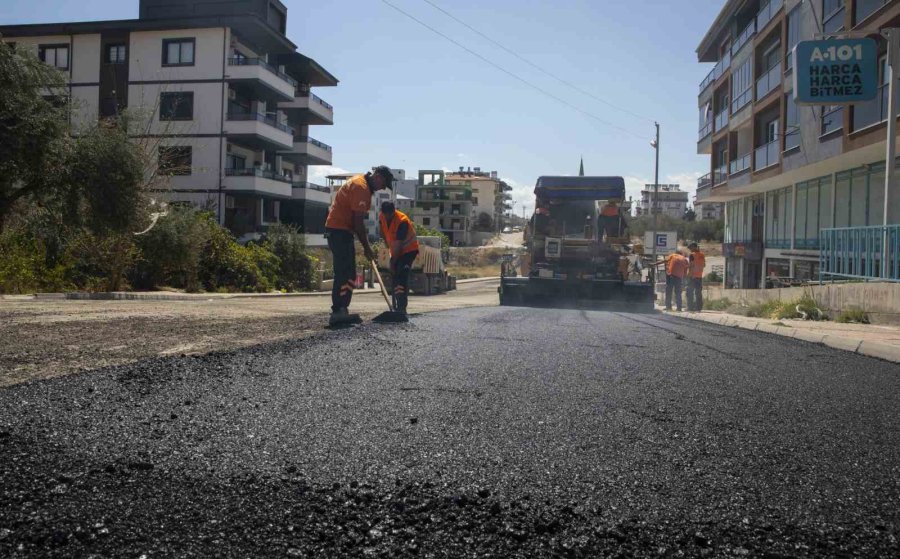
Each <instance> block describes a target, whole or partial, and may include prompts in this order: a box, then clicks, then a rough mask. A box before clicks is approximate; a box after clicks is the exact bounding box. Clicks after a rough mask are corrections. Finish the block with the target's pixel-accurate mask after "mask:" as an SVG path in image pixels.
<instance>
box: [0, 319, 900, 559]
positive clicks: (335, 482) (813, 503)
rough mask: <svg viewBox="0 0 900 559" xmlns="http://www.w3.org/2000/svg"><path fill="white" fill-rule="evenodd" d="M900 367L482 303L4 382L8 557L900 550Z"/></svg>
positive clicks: (0, 442)
mask: <svg viewBox="0 0 900 559" xmlns="http://www.w3.org/2000/svg"><path fill="white" fill-rule="evenodd" d="M898 537H900V367H898V366H897V365H894V364H890V363H887V362H882V361H878V360H874V359H870V358H866V357H862V356H859V355H855V354H850V353H844V352H839V351H836V350H831V349H828V348H825V347H822V346H817V345H812V344H807V343H804V342H798V341H794V340H789V339H785V338H780V337H776V336H769V335H766V334H759V333H754V332H748V331H743V330H733V329H727V328H722V327H716V326H713V325H709V324H705V323H698V322H691V321H687V320H682V319H678V318H674V317H667V316H662V315H629V314H620V313H607V312H586V311H578V310H566V311H563V310H538V309H515V308H493V309H470V310H461V311H452V312H444V313H435V314H429V315H424V316H419V317H415V318H414V319H413V321H412V322H411V323H410V324H408V325H400V326H382V325H372V324H367V325H364V326H361V327H356V328H353V329H350V330H342V331H335V332H326V333H323V334H322V336H320V337H318V338H314V339H309V340H304V341H295V342H286V343H280V344H277V345H271V346H264V347H258V348H253V349H248V350H241V351H235V352H230V353H221V354H214V355H208V356H202V357H180V358H179V357H174V358H167V359H155V360H150V361H144V362H140V363H137V364H134V365H130V366H124V367H117V368H111V369H106V370H100V371H92V372H87V373H84V374H79V375H76V376H70V377H66V378H59V379H54V380H50V381H45V382H36V383H32V384H28V385H21V386H16V387H12V388H9V389H4V390H0V557H43V556H54V557H97V558H100V557H131V558H135V559H137V558H139V557H146V558H148V559H150V558H153V557H600V556H618V557H658V556H687V557H694V556H701V557H707V556H709V557H743V556H747V557H845V556H858V557H897V556H898V555H900V544H898Z"/></svg>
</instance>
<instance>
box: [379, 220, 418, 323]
mask: <svg viewBox="0 0 900 559" xmlns="http://www.w3.org/2000/svg"><path fill="white" fill-rule="evenodd" d="M378 222H379V224H380V225H381V236H382V237H384V242H385V244H387V246H388V250H390V252H391V285H392V287H393V289H394V310H395V311H396V312H401V313H406V304H407V301H408V297H409V271H410V270H411V269H412V265H413V262H414V261H415V259H416V256H418V255H419V241H418V240H417V239H416V226H415V225H414V224H413V222H412V220H410V219H409V217H407V215H406V214H405V213H403V212H401V211H398V210H397V209H396V208H395V207H394V203H393V202H384V203H382V204H381V217H379V219H378Z"/></svg>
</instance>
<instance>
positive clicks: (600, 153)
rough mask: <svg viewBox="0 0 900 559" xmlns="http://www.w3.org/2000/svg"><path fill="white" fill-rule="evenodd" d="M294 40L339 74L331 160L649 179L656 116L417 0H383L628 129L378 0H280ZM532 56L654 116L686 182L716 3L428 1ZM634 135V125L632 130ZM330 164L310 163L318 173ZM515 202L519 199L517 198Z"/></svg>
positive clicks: (98, 4)
mask: <svg viewBox="0 0 900 559" xmlns="http://www.w3.org/2000/svg"><path fill="white" fill-rule="evenodd" d="M282 1H283V2H284V3H285V4H286V5H287V6H288V36H289V38H290V39H291V40H292V41H293V42H294V43H296V44H297V45H298V47H299V50H300V52H302V53H303V54H306V55H307V56H310V57H312V58H314V59H315V60H317V61H318V62H319V63H320V64H322V65H323V66H324V67H325V68H327V69H328V70H329V71H330V72H331V73H332V74H334V75H335V76H337V78H338V79H339V80H340V84H339V85H338V86H337V87H336V88H319V89H318V90H317V91H316V93H317V94H319V95H320V96H321V97H322V98H324V99H325V100H326V101H328V102H329V103H331V104H332V105H334V107H335V124H334V126H328V127H323V126H319V127H313V129H312V130H311V132H310V134H311V135H312V136H313V137H315V138H317V139H319V140H321V141H324V142H326V143H328V144H330V145H332V146H333V147H334V165H335V167H337V168H339V169H342V170H350V171H358V170H365V169H368V168H370V167H371V166H373V165H377V164H386V165H390V166H392V167H399V168H404V169H406V170H407V172H409V173H410V174H413V173H414V172H415V171H416V170H418V169H429V168H430V169H439V168H448V169H456V168H457V167H458V166H460V165H465V166H467V167H468V166H471V167H475V166H478V167H481V168H482V169H483V170H496V171H498V172H499V173H500V176H502V177H504V178H507V179H509V180H511V181H512V182H513V183H514V184H515V185H516V190H515V191H514V193H513V194H514V195H515V197H516V201H517V202H518V203H520V202H526V203H528V204H529V205H530V204H531V203H532V197H531V188H532V187H533V185H534V181H535V179H536V178H537V177H538V176H540V175H551V174H576V173H577V172H578V161H579V157H580V156H582V155H583V156H584V165H585V171H586V174H598V175H622V176H625V177H627V179H628V186H629V193H630V194H632V195H635V196H636V195H637V190H639V185H640V184H642V183H643V182H652V179H653V149H652V148H651V147H650V145H649V140H650V139H651V138H652V136H653V124H652V122H651V121H648V120H645V119H640V118H636V117H634V116H632V115H629V114H626V113H623V112H620V111H617V110H615V109H612V108H610V107H609V106H607V105H605V104H603V103H601V102H600V101H597V100H596V99H593V98H591V97H588V96H585V95H583V94H582V93H580V92H578V91H575V90H573V89H570V88H569V87H567V86H565V85H563V84H561V83H559V82H557V81H555V80H554V79H552V78H550V77H548V76H546V75H545V74H542V73H541V72H540V71H538V70H536V69H534V68H532V67H530V66H529V65H528V64H526V63H524V62H522V61H521V60H518V59H517V58H516V57H514V56H512V55H510V54H509V53H507V52H504V51H503V50H502V49H500V48H498V47H496V46H494V45H492V44H491V43H490V42H488V41H486V40H485V39H483V38H482V37H479V36H478V35H476V34H475V33H473V32H471V31H470V30H468V29H466V28H465V27H463V26H462V25H460V24H459V23H457V22H455V21H453V20H452V19H450V18H448V17H447V16H446V15H444V14H442V13H441V12H439V11H437V10H435V9H434V8H433V7H431V6H429V5H428V4H427V3H426V2H424V1H423V0H389V1H390V2H391V3H393V4H395V5H397V6H398V7H400V8H401V9H403V10H405V11H407V12H409V13H410V14H412V15H414V16H415V17H417V18H419V19H420V20H422V21H424V22H426V23H427V24H429V25H430V26H432V27H434V28H436V29H438V30H439V31H441V32H442V33H445V34H447V35H449V36H451V37H453V38H454V39H456V40H457V41H459V42H461V43H463V44H464V45H466V46H467V47H469V48H470V49H472V50H474V51H476V52H478V53H479V54H481V55H483V56H484V57H486V58H488V59H490V60H492V61H494V62H496V63H497V64H498V65H500V66H502V67H503V68H505V69H507V70H509V71H510V72H513V73H515V74H517V75H519V76H521V77H522V78H524V79H526V80H527V81H529V82H532V83H533V84H535V85H537V86H538V87H540V88H542V89H544V90H546V91H548V92H550V93H552V94H553V95H555V96H557V97H560V98H562V99H564V100H565V101H566V102H568V103H571V104H572V105H575V106H577V107H579V108H580V109H582V110H584V111H587V112H589V113H592V114H593V115H596V116H597V117H600V118H601V119H602V120H605V121H608V122H610V123H611V124H613V125H614V126H616V127H620V128H624V129H626V130H628V131H630V132H631V134H626V133H625V132H623V131H621V130H619V129H617V128H613V127H610V126H607V125H604V124H602V123H600V122H598V121H596V120H595V119H592V118H590V117H587V116H585V115H584V114H582V113H580V112H578V111H576V110H574V109H572V108H570V107H567V106H565V105H563V104H561V103H560V102H558V101H555V100H553V99H550V98H548V97H546V96H545V95H543V94H541V93H539V92H537V91H535V90H533V89H531V88H529V87H528V86H526V85H524V84H522V83H521V82H519V81H517V80H516V79H515V78H513V77H511V76H509V75H507V74H504V73H503V72H501V71H500V70H497V69H496V68H494V67H492V66H490V65H489V64H487V63H485V62H484V61H482V60H479V59H478V58H476V57H474V56H472V55H471V54H469V53H468V52H466V51H464V50H462V49H460V48H459V47H458V46H456V45H454V44H452V43H450V42H448V41H447V40H446V39H444V38H442V37H440V36H439V35H436V34H435V33H434V32H432V31H430V30H428V29H426V28H424V27H422V26H421V25H419V24H418V23H415V22H414V21H412V20H410V19H408V18H407V17H406V16H404V15H402V14H400V13H399V12H397V11H395V10H394V9H392V8H391V7H389V6H388V5H386V4H384V3H383V2H382V1H381V0H324V1H310V0H304V1H297V0H282ZM432 2H434V3H435V4H437V5H439V6H441V7H442V8H444V9H445V10H446V11H448V12H450V13H452V14H453V15H454V16H456V17H457V18H459V19H462V20H464V21H466V22H467V23H468V24H469V25H471V26H472V27H474V28H476V29H478V30H480V31H482V32H483V33H485V34H487V35H489V36H491V37H492V38H493V39H494V40H495V41H497V42H499V43H501V44H503V45H505V46H507V47H508V48H510V49H512V50H513V51H515V52H517V53H518V54H520V55H521V56H523V57H525V58H527V59H528V60H531V61H533V62H534V63H536V64H537V65H539V66H541V67H543V68H546V69H549V70H550V71H552V72H553V73H554V74H556V75H558V76H560V77H562V78H564V79H566V80H567V81H570V82H573V83H575V84H577V85H578V86H579V87H580V88H582V89H584V90H586V91H589V92H590V93H592V94H593V95H595V96H597V97H600V98H602V99H604V100H606V101H608V102H609V103H612V104H614V105H617V106H620V107H623V108H625V109H627V110H629V111H631V112H634V113H637V114H639V115H643V116H644V117H646V118H648V119H651V120H653V119H655V120H658V121H659V122H660V124H661V125H662V142H661V144H662V150H661V152H660V154H661V158H660V182H669V181H671V182H680V183H681V184H682V187H685V188H686V189H688V190H690V191H693V190H694V189H695V188H696V177H697V176H699V175H701V174H703V173H704V172H706V170H707V167H708V161H709V159H708V157H700V156H698V155H696V145H697V144H696V142H697V128H698V126H697V122H698V118H697V94H698V91H697V88H698V84H699V83H700V81H701V80H702V79H703V77H704V76H705V75H706V73H707V72H708V71H709V66H707V65H701V64H698V63H697V62H696V55H695V53H694V49H695V48H696V46H697V44H698V43H699V41H700V39H701V38H702V36H703V33H704V32H705V31H706V29H707V28H708V27H709V25H710V24H711V22H712V21H713V20H714V18H715V16H716V15H717V13H718V11H719V9H720V8H721V5H722V2H721V1H718V0H716V1H710V0H687V1H685V0H679V1H676V2H673V1H671V0H631V1H627V2H620V1H613V0H558V1H556V2H552V3H551V2H547V1H545V0H490V1H484V0H453V1H450V0H432ZM137 13H138V0H79V1H77V2H72V1H71V0H2V2H0V23H3V24H12V23H40V22H60V21H89V20H98V19H126V18H135V17H137ZM632 134H634V135H632ZM331 170H332V169H329V168H315V167H314V168H311V172H312V173H313V176H316V174H318V175H322V174H324V173H325V172H327V171H331ZM516 209H517V211H521V207H517V208H516Z"/></svg>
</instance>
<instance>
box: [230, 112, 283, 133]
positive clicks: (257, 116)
mask: <svg viewBox="0 0 900 559" xmlns="http://www.w3.org/2000/svg"><path fill="white" fill-rule="evenodd" d="M227 120H238V121H246V120H256V121H259V122H263V123H265V124H268V125H269V126H272V127H274V128H277V129H279V130H281V131H282V132H287V133H288V134H291V135H293V134H294V129H293V128H291V127H290V126H288V125H287V124H282V123H280V122H278V119H277V118H275V117H274V116H271V115H264V114H261V113H228V116H227Z"/></svg>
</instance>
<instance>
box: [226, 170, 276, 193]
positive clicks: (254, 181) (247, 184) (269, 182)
mask: <svg viewBox="0 0 900 559" xmlns="http://www.w3.org/2000/svg"><path fill="white" fill-rule="evenodd" d="M222 186H223V187H224V188H225V190H226V191H227V192H229V193H247V194H268V195H270V196H278V197H280V198H290V197H291V179H289V178H287V177H283V176H281V175H279V174H277V173H275V172H273V171H266V170H263V169H260V168H258V167H253V168H249V169H225V180H224V181H222Z"/></svg>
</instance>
